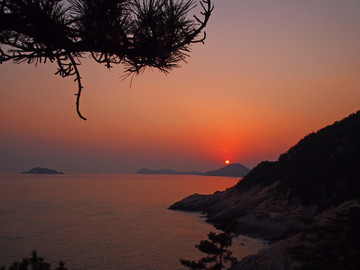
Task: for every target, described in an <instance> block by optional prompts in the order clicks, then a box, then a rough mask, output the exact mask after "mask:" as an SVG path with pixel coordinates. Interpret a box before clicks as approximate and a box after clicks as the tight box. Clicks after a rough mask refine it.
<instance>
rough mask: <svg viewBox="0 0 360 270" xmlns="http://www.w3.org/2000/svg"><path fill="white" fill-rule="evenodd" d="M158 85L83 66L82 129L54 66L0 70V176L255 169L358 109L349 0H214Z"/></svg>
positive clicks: (356, 5)
mask: <svg viewBox="0 0 360 270" xmlns="http://www.w3.org/2000/svg"><path fill="white" fill-rule="evenodd" d="M214 4H215V9H214V14H213V15H212V17H211V19H210V22H209V25H208V27H207V29H206V33H207V39H206V41H205V45H200V44H198V45H197V46H194V47H193V52H192V53H191V54H190V57H189V58H188V59H187V60H188V63H183V64H182V66H181V68H179V69H175V70H173V71H172V72H170V74H169V75H167V76H165V75H163V74H160V73H158V72H146V73H144V74H142V75H140V76H138V77H135V78H134V79H133V82H132V85H131V87H130V79H128V80H125V81H121V79H120V77H121V76H122V75H123V72H122V69H121V67H115V68H113V69H112V70H111V71H110V72H109V71H108V70H107V69H106V68H105V67H103V66H102V65H98V64H95V63H92V62H90V61H86V59H84V61H83V64H82V65H81V66H80V69H81V75H82V78H83V84H84V87H85V88H84V91H83V94H82V101H81V107H82V112H83V113H84V114H85V115H86V116H87V117H88V121H86V122H84V121H81V120H80V119H79V118H78V117H77V115H76V112H75V110H74V102H75V101H74V93H75V89H76V87H75V86H74V82H73V80H72V79H71V78H68V79H62V78H60V77H57V76H55V75H54V72H55V71H56V66H55V64H46V65H42V64H39V65H38V66H37V67H35V66H34V65H27V64H20V65H14V64H11V63H5V64H2V65H0V82H1V87H0V96H1V100H0V126H1V132H0V149H1V151H0V171H1V172H6V171H24V170H28V169H31V168H32V167H37V166H41V167H48V168H53V169H57V170H62V171H65V172H66V171H72V172H95V171H101V172H135V171H136V170H138V169H140V168H143V167H146V168H153V169H162V168H171V169H174V170H180V171H191V170H200V171H207V170H211V169H214V168H220V167H221V166H224V161H225V160H230V161H231V162H232V163H241V164H243V165H245V166H247V167H250V168H252V167H254V166H255V165H256V164H257V163H258V162H260V161H262V160H274V159H277V158H278V156H279V155H280V154H281V153H282V152H284V151H286V150H287V149H288V148H289V147H291V146H292V145H294V144H296V143H297V142H298V141H299V140H300V139H301V138H302V137H304V136H305V135H307V134H308V133H310V132H312V131H316V130H318V129H320V128H322V127H324V126H326V125H329V124H332V123H333V122H334V121H336V120H340V119H342V118H343V117H345V116H347V115H349V114H350V113H352V112H355V111H357V110H359V109H360V107H359V104H360V103H359V101H360V89H359V88H360V76H359V74H360V54H359V53H358V48H360V32H359V31H358V26H359V25H360V16H358V14H359V12H360V1H356V0H346V1H337V0H318V1H311V0H305V1H291V2H289V1H280V0H275V1H260V0H245V1H236V0H229V1H214Z"/></svg>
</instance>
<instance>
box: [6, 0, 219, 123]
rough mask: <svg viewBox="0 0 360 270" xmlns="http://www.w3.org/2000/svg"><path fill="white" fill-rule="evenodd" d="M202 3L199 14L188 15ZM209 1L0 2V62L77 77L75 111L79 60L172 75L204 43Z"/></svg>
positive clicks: (131, 71) (128, 70)
mask: <svg viewBox="0 0 360 270" xmlns="http://www.w3.org/2000/svg"><path fill="white" fill-rule="evenodd" d="M197 2H198V3H200V5H201V9H202V11H201V12H200V15H201V17H200V16H195V15H194V16H193V17H190V18H189V13H190V12H191V11H192V10H193V9H194V8H195V7H196V4H197ZM212 11H213V5H212V3H211V0H198V1H197V0H68V1H64V0H0V64H1V63H4V62H7V61H13V62H14V63H23V62H26V63H29V64H30V63H35V64H36V63H46V62H48V61H49V62H55V63H57V65H58V70H57V72H56V73H55V74H59V75H60V76H61V77H69V76H75V81H76V82H77V84H78V91H77V93H76V96H77V98H76V110H77V113H78V115H79V117H80V118H82V119H84V120H86V118H85V117H83V116H82V115H81V113H80V109H79V106H80V105H79V104H80V96H81V91H82V89H83V86H82V83H81V76H80V72H79V68H78V67H79V65H80V59H81V58H83V57H85V56H87V55H90V56H91V57H92V59H93V60H95V61H96V62H97V63H101V64H104V65H105V66H106V67H107V68H111V67H112V65H114V64H120V63H123V64H124V65H125V66H126V71H125V72H126V75H130V74H139V73H141V72H142V71H143V70H144V69H146V68H156V69H158V70H160V71H162V72H165V73H167V72H169V71H170V70H171V69H172V68H174V67H176V66H177V65H178V63H179V62H180V61H184V60H185V58H186V57H187V56H188V53H189V52H190V46H191V45H192V44H193V43H198V42H204V40H205V38H206V33H205V32H204V31H203V30H204V28H205V27H206V25H207V23H208V21H209V18H210V15H211V13H212Z"/></svg>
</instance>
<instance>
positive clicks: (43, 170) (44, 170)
mask: <svg viewBox="0 0 360 270" xmlns="http://www.w3.org/2000/svg"><path fill="white" fill-rule="evenodd" d="M23 173H24V174H64V173H63V172H61V171H56V170H53V169H48V168H41V167H35V168H32V169H31V170H29V171H27V172H23Z"/></svg>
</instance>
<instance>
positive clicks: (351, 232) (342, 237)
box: [288, 207, 360, 270]
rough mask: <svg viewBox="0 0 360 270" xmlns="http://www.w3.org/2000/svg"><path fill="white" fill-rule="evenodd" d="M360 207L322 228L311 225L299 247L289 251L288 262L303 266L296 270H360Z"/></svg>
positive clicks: (353, 208)
mask: <svg viewBox="0 0 360 270" xmlns="http://www.w3.org/2000/svg"><path fill="white" fill-rule="evenodd" d="M359 228H360V207H352V208H350V209H348V210H346V211H343V212H340V213H338V214H337V216H336V217H335V218H329V219H328V221H327V223H326V224H325V225H319V224H317V223H315V222H312V223H310V224H309V225H308V226H307V227H306V229H305V230H304V232H303V233H302V237H301V244H300V245H297V246H294V247H291V248H288V252H289V254H290V255H291V258H292V259H293V260H296V261H300V262H302V265H301V266H300V267H297V268H296V269H297V270H321V269H326V270H338V269H342V270H357V269H360V257H359V254H360V230H359Z"/></svg>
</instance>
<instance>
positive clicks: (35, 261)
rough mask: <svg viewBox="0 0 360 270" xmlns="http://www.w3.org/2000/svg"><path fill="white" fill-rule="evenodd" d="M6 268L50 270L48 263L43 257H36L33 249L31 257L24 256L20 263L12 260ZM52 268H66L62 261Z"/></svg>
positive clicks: (12, 269) (3, 268) (57, 269)
mask: <svg viewBox="0 0 360 270" xmlns="http://www.w3.org/2000/svg"><path fill="white" fill-rule="evenodd" d="M7 269H8V270H30V269H31V270H51V269H52V268H51V265H50V263H47V262H45V261H44V258H42V257H38V255H37V253H36V251H33V252H32V254H31V258H24V259H23V260H22V261H21V262H20V263H19V262H14V263H13V264H12V265H11V266H9V268H7ZM0 270H6V268H5V267H0ZM54 270H67V268H66V267H65V263H64V262H59V266H58V267H56V268H55V269H54Z"/></svg>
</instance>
